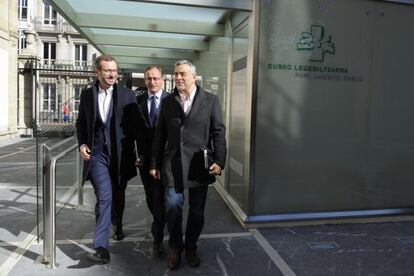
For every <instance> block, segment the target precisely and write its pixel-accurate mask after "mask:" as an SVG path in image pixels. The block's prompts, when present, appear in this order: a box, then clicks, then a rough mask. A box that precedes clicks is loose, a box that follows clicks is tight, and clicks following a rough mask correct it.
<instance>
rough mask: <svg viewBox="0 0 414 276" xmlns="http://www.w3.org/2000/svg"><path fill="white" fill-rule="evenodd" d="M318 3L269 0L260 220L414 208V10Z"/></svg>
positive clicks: (261, 85) (261, 82)
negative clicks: (269, 216)
mask: <svg viewBox="0 0 414 276" xmlns="http://www.w3.org/2000/svg"><path fill="white" fill-rule="evenodd" d="M318 3H319V4H318V5H310V4H309V3H308V1H291V0H280V1H263V2H261V4H262V6H263V7H262V8H261V9H260V11H261V18H262V19H263V21H261V26H260V27H261V30H260V34H261V35H260V39H261V41H260V49H259V53H260V57H259V59H260V61H261V62H260V64H259V75H258V89H257V90H258V97H257V118H256V119H257V132H256V134H255V135H256V161H255V166H256V174H255V179H254V182H255V183H256V186H255V190H254V202H255V206H254V208H255V210H254V212H255V213H256V214H281V213H308V212H322V211H331V212H336V211H359V210H371V209H387V208H407V207H408V208H409V207H412V205H413V204H414V185H412V184H413V180H414V170H413V169H412V164H413V163H414V139H413V138H414V128H412V127H411V121H412V120H411V119H412V118H413V116H414V109H413V108H412V104H411V103H412V102H413V101H414V95H413V93H412V91H410V89H407V87H411V86H412V60H414V52H413V51H412V45H413V43H414V37H413V36H412V35H411V36H401V37H400V39H398V40H395V34H396V31H395V30H398V32H399V33H412V26H411V25H410V24H407V22H410V21H411V20H412V13H413V10H412V8H411V7H410V9H407V8H406V7H405V6H403V5H390V4H389V3H385V2H382V1H345V0H341V1H335V5H331V1H318ZM328 6H329V8H327V7H328ZM322 10H323V12H321V11H322ZM345 10H346V11H347V12H346V13H344V11H345ZM360 11H381V12H382V13H383V14H387V13H393V14H395V15H397V14H398V16H394V17H389V18H387V20H383V19H382V17H380V16H367V14H366V13H362V12H360ZM349 14H352V20H349V17H348V16H347V15H349ZM344 22H346V24H344ZM355 30H358V31H357V32H355ZM344 33H346V34H347V36H346V37H345V36H341V34H344ZM378 33H381V36H378V35H377V34H378ZM315 38H317V39H318V43H319V45H320V46H318V47H314V45H313V41H315ZM312 39H313V40H312ZM335 49H336V51H335ZM340 49H346V50H345V51H342V50H340ZM368 49H369V50H368ZM390 49H392V53H393V54H392V55H389V50H390ZM330 69H333V70H330ZM344 69H345V70H344ZM411 90H412V89H411ZM354 214H355V213H354Z"/></svg>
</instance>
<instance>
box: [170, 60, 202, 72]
mask: <svg viewBox="0 0 414 276" xmlns="http://www.w3.org/2000/svg"><path fill="white" fill-rule="evenodd" d="M184 64H186V65H188V66H190V70H191V73H193V74H194V75H197V68H196V66H195V65H194V63H192V62H191V61H189V60H187V59H182V60H179V61H177V62H176V63H174V66H175V67H177V66H178V65H184Z"/></svg>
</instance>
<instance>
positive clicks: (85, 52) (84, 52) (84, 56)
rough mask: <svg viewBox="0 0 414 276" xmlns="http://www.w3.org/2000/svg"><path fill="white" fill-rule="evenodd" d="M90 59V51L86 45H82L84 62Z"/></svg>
mask: <svg viewBox="0 0 414 276" xmlns="http://www.w3.org/2000/svg"><path fill="white" fill-rule="evenodd" d="M87 59H88V51H87V46H86V45H82V60H83V61H86V60H87Z"/></svg>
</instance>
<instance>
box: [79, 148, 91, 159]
mask: <svg viewBox="0 0 414 276" xmlns="http://www.w3.org/2000/svg"><path fill="white" fill-rule="evenodd" d="M79 152H80V156H81V158H82V159H83V160H85V161H89V160H90V159H91V150H90V149H89V147H88V145H86V144H83V145H82V146H80V149H79Z"/></svg>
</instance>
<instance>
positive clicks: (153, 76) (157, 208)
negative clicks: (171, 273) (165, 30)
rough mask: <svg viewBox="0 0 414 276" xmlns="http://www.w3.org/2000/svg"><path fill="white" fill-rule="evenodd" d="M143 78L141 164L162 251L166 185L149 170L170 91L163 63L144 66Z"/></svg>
mask: <svg viewBox="0 0 414 276" xmlns="http://www.w3.org/2000/svg"><path fill="white" fill-rule="evenodd" d="M144 78H145V85H146V87H147V89H146V91H145V92H144V93H142V94H140V95H138V96H137V102H138V109H139V115H140V120H139V127H138V131H139V133H141V134H142V136H143V142H141V143H138V149H139V150H138V152H139V154H140V155H141V156H142V159H143V160H142V161H141V163H140V164H139V166H138V167H139V172H140V175H141V180H142V183H143V185H144V189H145V198H146V201H147V206H148V209H149V210H150V212H151V214H152V217H153V222H152V226H151V233H152V236H153V237H154V252H155V253H157V254H161V253H163V251H164V245H163V239H164V227H165V208H164V186H163V185H162V183H161V181H160V180H159V179H155V178H153V177H152V176H151V175H150V174H149V170H150V160H151V145H152V140H153V138H154V132H155V125H156V121H157V118H158V114H159V112H160V104H161V101H162V100H163V99H164V98H165V97H166V96H167V95H168V94H167V92H166V91H164V90H163V89H162V87H163V84H164V77H163V74H162V69H161V68H160V67H158V66H155V65H153V66H149V67H147V68H145V70H144ZM141 139H142V138H141Z"/></svg>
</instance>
